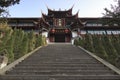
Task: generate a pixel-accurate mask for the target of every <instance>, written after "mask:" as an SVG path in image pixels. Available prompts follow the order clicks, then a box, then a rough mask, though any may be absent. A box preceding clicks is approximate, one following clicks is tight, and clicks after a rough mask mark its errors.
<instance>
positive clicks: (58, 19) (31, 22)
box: [8, 7, 120, 42]
mask: <svg viewBox="0 0 120 80" xmlns="http://www.w3.org/2000/svg"><path fill="white" fill-rule="evenodd" d="M72 9H73V7H72V8H70V9H68V10H65V11H61V10H58V11H55V10H51V9H49V8H48V13H47V14H44V13H42V17H41V18H8V23H9V25H10V26H11V27H12V28H18V29H23V30H25V31H31V30H34V31H35V32H36V33H39V34H42V35H44V36H46V38H47V39H48V41H49V42H71V41H72V40H73V39H75V38H77V37H80V36H82V35H84V34H86V33H91V34H93V33H94V34H95V33H97V34H102V33H105V32H108V33H111V32H113V33H116V34H119V33H120V28H119V26H118V25H114V26H109V25H104V26H103V24H102V22H101V18H79V17H78V13H79V12H76V14H72ZM103 20H107V18H103Z"/></svg>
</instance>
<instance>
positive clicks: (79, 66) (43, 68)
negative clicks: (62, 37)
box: [0, 43, 120, 80]
mask: <svg viewBox="0 0 120 80" xmlns="http://www.w3.org/2000/svg"><path fill="white" fill-rule="evenodd" d="M0 80H120V75H118V74H117V73H115V72H114V71H112V70H110V69H109V68H108V67H106V66H105V65H103V64H102V63H100V62H99V61H97V60H96V59H94V58H93V57H91V56H90V55H88V54H87V53H86V52H84V51H83V50H81V49H80V48H78V47H75V46H73V45H71V44H63V43H61V44H49V45H48V46H46V47H43V48H41V49H40V50H38V51H37V52H36V53H34V54H33V55H31V56H29V57H28V58H27V59H25V60H24V61H22V62H21V63H19V64H18V65H16V66H15V67H14V68H13V69H12V70H10V71H7V72H6V75H4V76H0Z"/></svg>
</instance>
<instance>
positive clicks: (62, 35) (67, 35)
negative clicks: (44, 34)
mask: <svg viewBox="0 0 120 80" xmlns="http://www.w3.org/2000/svg"><path fill="white" fill-rule="evenodd" d="M49 41H50V42H71V32H70V31H68V30H65V29H59V30H57V29H55V30H52V31H50V32H49Z"/></svg>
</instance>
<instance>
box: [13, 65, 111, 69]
mask: <svg viewBox="0 0 120 80" xmlns="http://www.w3.org/2000/svg"><path fill="white" fill-rule="evenodd" d="M13 69H14V70H78V69H80V70H109V68H106V67H76V66H75V67H47V66H46V67H37V66H34V67H32V66H28V67H22V66H21V67H19V66H18V67H15V68H13Z"/></svg>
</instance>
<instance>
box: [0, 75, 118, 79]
mask: <svg viewBox="0 0 120 80" xmlns="http://www.w3.org/2000/svg"><path fill="white" fill-rule="evenodd" d="M0 80H120V76H118V75H107V76H106V75H62V76H61V75H60V76H59V75H52V76H48V75H8V76H5V77H4V76H0Z"/></svg>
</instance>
